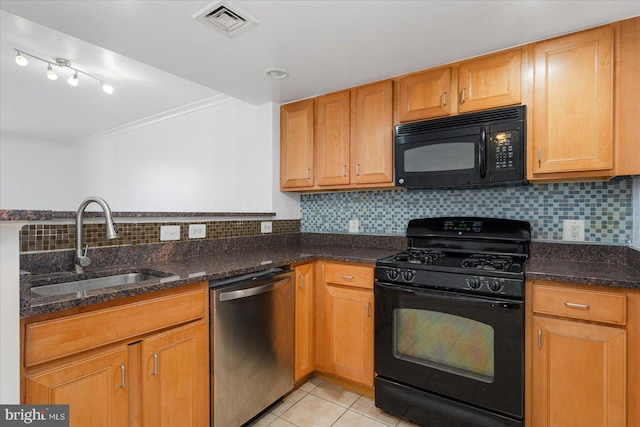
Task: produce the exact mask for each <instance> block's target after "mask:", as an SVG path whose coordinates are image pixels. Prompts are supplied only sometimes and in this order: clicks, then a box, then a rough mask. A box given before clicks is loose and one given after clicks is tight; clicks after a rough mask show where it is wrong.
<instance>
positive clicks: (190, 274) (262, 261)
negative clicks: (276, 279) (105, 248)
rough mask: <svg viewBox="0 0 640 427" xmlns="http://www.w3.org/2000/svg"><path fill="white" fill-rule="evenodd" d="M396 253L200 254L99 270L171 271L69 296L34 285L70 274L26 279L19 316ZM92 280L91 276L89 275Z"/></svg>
mask: <svg viewBox="0 0 640 427" xmlns="http://www.w3.org/2000/svg"><path fill="white" fill-rule="evenodd" d="M396 252H398V250H397V249H393V248H392V249H371V248H357V247H355V248H354V247H330V246H307V245H304V246H303V245H297V246H294V247H284V248H277V247H276V248H271V249H256V250H252V251H246V250H243V251H241V252H240V251H231V252H225V253H220V254H215V255H206V256H198V257H193V258H184V259H176V260H154V261H152V262H138V263H136V264H135V265H126V266H112V267H109V268H104V269H99V270H95V273H94V274H100V273H102V272H104V271H109V272H111V274H118V273H125V272H129V271H131V270H134V271H147V270H154V271H160V272H164V273H167V277H161V278H157V279H152V280H147V281H144V282H139V283H136V284H131V285H121V286H116V287H111V288H104V289H98V290H93V291H87V292H85V293H84V294H83V295H82V296H78V295H76V294H65V295H60V296H47V297H45V296H41V295H38V294H37V293H35V292H31V290H30V289H31V282H34V281H36V282H38V283H39V284H41V285H42V284H49V283H50V284H53V283H58V282H60V281H61V280H64V277H65V276H66V277H68V275H69V274H70V273H54V274H42V275H34V276H31V277H29V276H30V275H23V282H24V283H21V285H23V286H24V288H25V291H26V292H23V297H22V301H21V307H20V308H21V310H20V311H21V313H20V315H21V317H30V316H34V315H37V314H43V313H50V312H55V311H60V310H64V309H68V308H73V307H80V306H86V305H90V304H95V303H99V302H105V301H113V300H117V299H120V298H125V297H129V296H134V295H141V294H145V293H149V292H154V291H158V290H162V289H169V288H174V287H178V286H184V285H189V284H192V283H197V282H202V281H209V280H215V279H223V278H227V277H233V276H237V275H241V274H247V273H253V272H257V271H261V270H266V269H269V268H272V267H283V266H288V265H291V264H295V263H300V262H305V261H311V260H317V259H326V260H333V261H344V262H355V263H366V264H374V263H375V262H376V260H377V259H379V258H383V257H385V256H389V255H391V254H394V253H396ZM89 276H91V274H89Z"/></svg>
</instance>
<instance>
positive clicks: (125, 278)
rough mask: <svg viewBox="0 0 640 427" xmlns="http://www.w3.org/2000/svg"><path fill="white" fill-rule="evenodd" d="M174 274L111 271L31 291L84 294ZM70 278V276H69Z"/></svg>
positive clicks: (51, 293)
mask: <svg viewBox="0 0 640 427" xmlns="http://www.w3.org/2000/svg"><path fill="white" fill-rule="evenodd" d="M171 276H173V274H171V273H165V272H162V271H155V270H145V271H131V272H126V273H122V272H118V273H109V274H108V275H103V276H101V277H94V278H87V279H82V280H72V281H64V282H62V283H55V284H50V285H41V286H37V285H36V286H32V288H31V291H32V292H34V293H36V294H38V295H42V296H47V297H48V296H56V295H64V294H83V293H84V292H87V291H93V290H96V289H103V288H110V287H112V286H121V285H130V284H133V283H139V282H144V281H146V280H153V279H162V278H166V277H171ZM67 278H69V277H67Z"/></svg>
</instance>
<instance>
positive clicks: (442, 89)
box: [397, 67, 451, 122]
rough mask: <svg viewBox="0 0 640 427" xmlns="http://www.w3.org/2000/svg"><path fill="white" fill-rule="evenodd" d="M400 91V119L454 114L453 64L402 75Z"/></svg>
mask: <svg viewBox="0 0 640 427" xmlns="http://www.w3.org/2000/svg"><path fill="white" fill-rule="evenodd" d="M397 90H398V105H397V108H398V120H399V121H400V122H411V121H414V120H425V119H430V118H433V117H440V116H447V115H449V114H450V113H451V67H444V68H438V69H435V70H429V71H425V72H423V73H418V74H411V75H409V76H406V77H401V78H399V79H398V80H397Z"/></svg>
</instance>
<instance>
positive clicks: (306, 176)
mask: <svg viewBox="0 0 640 427" xmlns="http://www.w3.org/2000/svg"><path fill="white" fill-rule="evenodd" d="M313 125H314V102H313V99H306V100H303V101H298V102H294V103H291V104H285V105H283V106H282V107H280V188H281V189H283V190H284V189H297V188H307V187H312V186H313V172H314V170H313V136H314V131H313V129H314V127H313Z"/></svg>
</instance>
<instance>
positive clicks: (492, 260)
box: [462, 254, 513, 271]
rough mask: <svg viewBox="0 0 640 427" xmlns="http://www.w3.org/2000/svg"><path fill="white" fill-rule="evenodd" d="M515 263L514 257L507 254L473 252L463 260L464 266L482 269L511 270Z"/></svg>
mask: <svg viewBox="0 0 640 427" xmlns="http://www.w3.org/2000/svg"><path fill="white" fill-rule="evenodd" d="M512 265H513V258H511V257H510V256H505V255H485V254H473V255H471V256H470V257H469V258H466V259H464V260H462V267H465V268H476V269H482V270H499V271H509V270H510V269H511V266H512Z"/></svg>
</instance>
